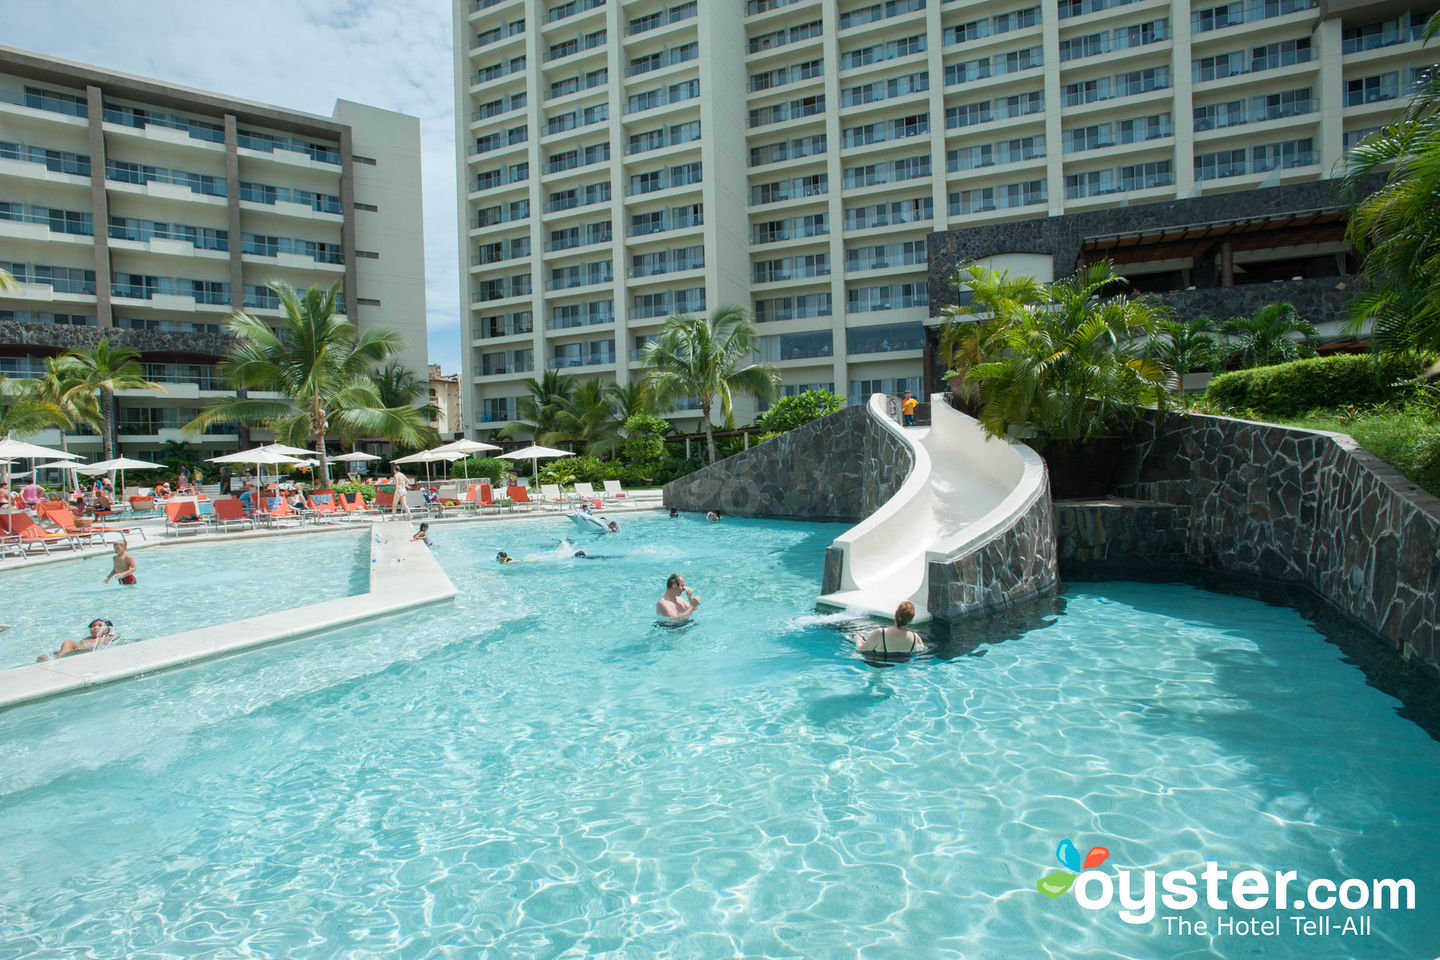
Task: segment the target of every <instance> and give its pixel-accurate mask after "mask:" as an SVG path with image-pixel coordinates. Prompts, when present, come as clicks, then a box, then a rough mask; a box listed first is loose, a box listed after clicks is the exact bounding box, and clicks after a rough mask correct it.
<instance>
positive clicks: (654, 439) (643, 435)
mask: <svg viewBox="0 0 1440 960" xmlns="http://www.w3.org/2000/svg"><path fill="white" fill-rule="evenodd" d="M669 429H670V423H669V421H667V420H665V419H664V418H663V417H653V416H651V415H650V414H648V413H636V414H632V415H631V416H629V417H627V418H626V420H625V442H624V443H623V444H622V445H621V447H620V453H621V455H622V456H623V457H624V458H625V460H626V461H627V462H629V463H648V462H650V461H654V460H659V459H660V458H661V457H663V456H665V433H666V432H667V431H668V430H669Z"/></svg>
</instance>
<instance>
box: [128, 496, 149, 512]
mask: <svg viewBox="0 0 1440 960" xmlns="http://www.w3.org/2000/svg"><path fill="white" fill-rule="evenodd" d="M130 512H131V513H143V514H146V515H150V514H153V513H154V512H155V498H154V497H131V498H130Z"/></svg>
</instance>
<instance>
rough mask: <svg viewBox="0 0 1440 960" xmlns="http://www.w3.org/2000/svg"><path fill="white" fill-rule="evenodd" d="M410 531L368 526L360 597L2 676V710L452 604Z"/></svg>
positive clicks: (402, 526)
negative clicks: (365, 578) (365, 580)
mask: <svg viewBox="0 0 1440 960" xmlns="http://www.w3.org/2000/svg"><path fill="white" fill-rule="evenodd" d="M414 530H415V524H413V523H410V522H409V521H393V522H391V521H386V522H382V523H374V524H371V525H369V536H370V589H369V590H368V591H367V592H365V593H362V594H359V595H358V596H350V597H341V598H338V599H335V600H327V601H324V602H323V603H315V604H311V605H309V606H304V607H294V608H292V609H289V610H281V611H279V612H277V613H269V614H265V615H263V616H258V617H250V618H248V619H244V620H234V621H231V622H230V623H222V624H219V625H217V626H211V627H202V628H200V629H198V630H187V631H185V632H184V633H175V634H171V635H169V636H165V637H157V638H154V639H150V640H141V641H137V642H135V643H128V644H123V645H121V646H117V647H106V648H104V649H102V650H97V651H95V652H93V653H85V654H72V655H71V656H69V657H66V658H64V659H62V660H47V661H45V662H43V663H32V664H26V665H25V666H21V667H14V668H11V669H9V670H4V671H0V709H5V708H8V707H13V706H17V705H19V704H22V703H30V702H32V701H35V700H42V699H45V698H46V697H53V696H57V695H59V694H64V693H71V692H74V691H76V690H82V689H85V688H87V687H93V686H98V685H100V684H106V683H113V682H115V681H117V680H125V679H128V678H130V677H139V676H144V675H145V674H149V673H154V672H156V671H159V670H169V669H172V668H174V667H181V666H185V665H187V664H192V663H195V662H197V661H200V660H209V659H212V658H215V657H222V656H226V655H228V654H232V653H238V652H240V651H242V650H249V649H252V648H254V647H261V646H265V645H267V644H272V643H279V642H280V641H283V640H293V639H295V638H297V637H301V636H305V635H307V634H312V633H318V632H320V631H322V630H330V629H333V628H335V627H340V626H344V625H346V624H350V623H355V622H357V621H361V620H369V619H371V618H373V617H383V616H387V615H389V614H393V613H398V612H400V611H403V610H408V609H412V608H414V607H420V606H425V605H427V604H431V603H438V602H440V601H442V600H449V599H451V598H453V597H454V596H455V593H456V591H455V585H454V584H453V583H451V582H450V578H449V577H447V576H446V575H445V572H444V571H443V570H442V569H440V564H439V563H438V562H437V561H436V560H435V558H434V557H433V556H431V554H430V549H429V548H428V547H427V546H425V544H424V543H416V542H413V541H412V540H411V539H410V537H411V534H412V533H413V532H414Z"/></svg>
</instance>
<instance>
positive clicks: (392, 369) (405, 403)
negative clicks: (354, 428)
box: [345, 360, 440, 440]
mask: <svg viewBox="0 0 1440 960" xmlns="http://www.w3.org/2000/svg"><path fill="white" fill-rule="evenodd" d="M375 389H376V390H377V391H379V393H380V402H381V403H382V404H384V405H385V406H387V407H414V408H416V409H417V410H419V411H420V415H421V416H422V417H424V418H425V420H426V422H427V423H428V422H434V420H435V418H436V417H438V416H439V415H440V410H439V408H437V407H436V406H435V404H433V403H430V402H429V397H430V382H429V381H428V380H426V379H423V378H421V377H420V375H419V374H417V373H416V372H415V371H414V370H411V369H410V368H409V367H407V366H405V365H404V364H403V363H401V362H399V361H398V360H391V361H390V362H389V363H387V364H385V365H384V366H383V367H381V368H380V369H379V370H378V371H376V373H375ZM422 400H424V401H426V402H424V403H421V401H422ZM345 439H346V440H350V439H352V438H350V437H346V438H345Z"/></svg>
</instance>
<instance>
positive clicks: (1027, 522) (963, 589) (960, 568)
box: [926, 478, 1060, 623]
mask: <svg viewBox="0 0 1440 960" xmlns="http://www.w3.org/2000/svg"><path fill="white" fill-rule="evenodd" d="M1059 583H1060V578H1059V573H1058V571H1057V568H1056V562H1055V519H1054V511H1053V510H1052V508H1051V503H1050V484H1049V481H1048V479H1045V478H1042V482H1041V483H1040V485H1039V487H1038V489H1037V490H1036V492H1035V494H1034V495H1033V496H1032V497H1031V498H1030V501H1029V502H1028V503H1027V504H1026V505H1025V508H1024V509H1023V510H1022V511H1021V512H1020V514H1019V515H1018V516H1016V518H1015V519H1014V521H1012V522H1011V523H1009V524H1007V525H1006V526H1004V527H1002V528H1001V529H999V530H997V531H995V533H994V534H993V535H992V536H991V537H989V538H988V539H986V540H985V541H984V542H982V543H979V544H976V545H975V547H974V548H972V549H971V550H970V551H968V552H967V553H965V554H964V555H963V556H960V557H957V558H956V559H954V560H950V561H948V562H946V563H936V562H931V564H930V569H929V570H928V571H927V579H926V587H927V591H928V592H927V597H926V604H927V605H928V606H929V608H930V615H931V616H932V617H934V618H935V619H936V620H940V621H944V622H948V623H958V622H960V621H963V620H972V619H975V618H977V617H986V616H990V615H992V614H995V613H998V612H1000V611H1002V610H1005V609H1007V608H1009V607H1012V606H1014V605H1015V604H1018V603H1022V602H1024V601H1027V600H1033V599H1035V598H1036V597H1042V596H1048V595H1050V594H1051V593H1053V592H1054V591H1055V589H1056V587H1058V586H1059Z"/></svg>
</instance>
